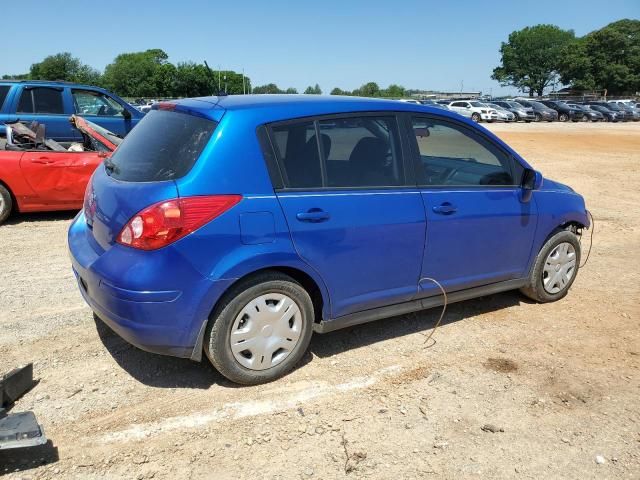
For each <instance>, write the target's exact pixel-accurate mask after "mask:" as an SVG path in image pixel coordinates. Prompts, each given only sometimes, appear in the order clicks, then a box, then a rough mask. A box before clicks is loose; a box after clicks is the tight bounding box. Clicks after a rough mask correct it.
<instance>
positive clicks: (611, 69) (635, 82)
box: [559, 19, 640, 95]
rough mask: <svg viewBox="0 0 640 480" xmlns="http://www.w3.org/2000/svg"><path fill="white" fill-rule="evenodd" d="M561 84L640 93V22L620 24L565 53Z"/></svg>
mask: <svg viewBox="0 0 640 480" xmlns="http://www.w3.org/2000/svg"><path fill="white" fill-rule="evenodd" d="M559 70H560V73H561V80H562V82H563V83H566V84H571V85H572V86H573V87H574V88H576V89H580V90H594V89H597V90H603V89H606V90H607V91H608V93H609V94H614V95H621V94H625V93H635V92H638V91H640V20H628V19H624V20H619V21H617V22H613V23H610V24H609V25H607V26H605V27H604V28H601V29H600V30H596V31H595V32H591V33H589V34H587V35H585V36H584V37H582V38H579V39H576V40H575V41H574V42H572V43H571V44H570V45H568V46H567V47H566V48H565V49H564V56H563V59H562V62H561V64H560V68H559Z"/></svg>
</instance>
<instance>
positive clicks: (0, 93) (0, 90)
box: [0, 85, 11, 110]
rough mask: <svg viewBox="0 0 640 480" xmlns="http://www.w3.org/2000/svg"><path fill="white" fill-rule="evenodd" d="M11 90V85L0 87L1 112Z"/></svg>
mask: <svg viewBox="0 0 640 480" xmlns="http://www.w3.org/2000/svg"><path fill="white" fill-rule="evenodd" d="M10 88H11V87H10V86H9V85H0V110H1V109H2V105H3V104H4V100H5V99H6V98H7V95H8V94H9V89H10Z"/></svg>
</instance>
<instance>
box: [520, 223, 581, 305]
mask: <svg viewBox="0 0 640 480" xmlns="http://www.w3.org/2000/svg"><path fill="white" fill-rule="evenodd" d="M561 243H570V244H571V245H573V248H574V249H575V267H574V268H575V271H574V272H573V276H572V277H571V279H569V282H568V283H567V284H566V285H565V286H564V287H563V288H562V289H561V290H560V291H559V292H557V293H549V292H547V290H545V288H544V283H543V278H544V265H545V262H546V260H547V256H548V255H549V254H550V253H551V252H552V251H553V249H555V248H556V247H557V246H558V245H560V244H561ZM579 268H580V241H579V240H578V237H577V236H576V235H575V234H574V233H573V232H571V231H569V230H561V231H559V232H558V233H556V234H555V235H553V236H552V237H551V238H550V239H549V240H547V242H546V243H545V244H544V245H543V246H542V248H541V249H540V252H538V256H537V257H536V261H535V264H534V266H533V269H532V270H531V274H530V276H529V282H528V284H527V285H526V286H524V287H522V288H521V289H520V291H521V292H522V293H523V294H524V295H526V296H527V297H529V298H531V299H532V300H535V301H537V302H540V303H547V302H555V301H556V300H560V299H561V298H564V297H565V296H566V295H567V293H568V292H569V289H570V288H571V285H573V282H574V280H575V279H576V277H577V276H578V270H579Z"/></svg>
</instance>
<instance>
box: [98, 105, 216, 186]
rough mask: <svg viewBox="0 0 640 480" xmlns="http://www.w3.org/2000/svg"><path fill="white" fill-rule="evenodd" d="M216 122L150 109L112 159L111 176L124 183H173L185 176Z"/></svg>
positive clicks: (209, 136)
mask: <svg viewBox="0 0 640 480" xmlns="http://www.w3.org/2000/svg"><path fill="white" fill-rule="evenodd" d="M216 125H217V123H216V122H215V121H213V120H207V119H205V118H201V117H196V116H193V115H188V114H185V113H178V112H170V111H165V110H152V111H150V112H149V113H147V114H146V115H145V117H144V118H143V119H142V120H141V121H140V123H139V124H138V125H137V126H136V127H135V128H134V129H133V130H131V133H129V135H127V137H126V138H125V139H124V141H123V142H122V143H121V144H120V146H119V147H118V148H117V149H116V151H115V153H114V154H113V156H112V157H111V162H112V163H113V168H110V169H109V170H110V174H111V176H112V177H113V178H115V179H116V180H123V181H125V182H154V181H161V180H174V179H176V178H180V177H183V176H184V175H186V174H187V173H188V172H189V170H191V167H193V165H194V164H195V163H196V160H197V159H198V157H199V156H200V154H201V153H202V150H203V149H204V147H205V145H206V144H207V142H208V141H209V139H210V138H211V134H212V133H213V131H214V130H215V128H216Z"/></svg>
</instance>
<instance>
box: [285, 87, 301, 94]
mask: <svg viewBox="0 0 640 480" xmlns="http://www.w3.org/2000/svg"><path fill="white" fill-rule="evenodd" d="M284 93H288V94H289V95H295V94H297V93H298V90H297V89H296V88H293V87H289V88H287V90H286V91H285V92H284Z"/></svg>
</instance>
